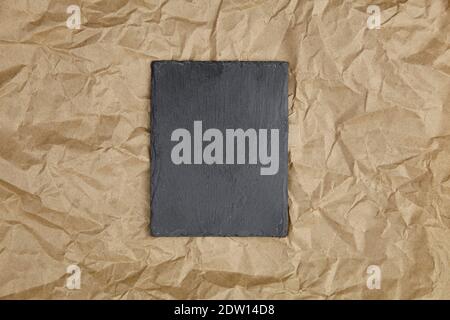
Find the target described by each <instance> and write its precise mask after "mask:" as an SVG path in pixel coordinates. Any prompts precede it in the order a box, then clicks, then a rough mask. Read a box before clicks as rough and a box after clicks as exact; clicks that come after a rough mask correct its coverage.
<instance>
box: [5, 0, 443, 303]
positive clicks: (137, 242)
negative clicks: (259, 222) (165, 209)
mask: <svg viewBox="0 0 450 320" xmlns="http://www.w3.org/2000/svg"><path fill="white" fill-rule="evenodd" d="M72 2H73V1H57V2H55V1H47V0H43V1H29V2H23V1H2V2H1V3H0V26H1V27H0V55H1V59H0V270H2V272H1V274H0V297H1V298H12V299H18V298H34V299H56V298H62V299H138V298H145V299H174V298H177V299H349V298H370V299H390V298H394V299H398V298H403V299H430V298H438V299H444V298H445V299H449V298H450V272H449V265H450V232H449V228H450V179H449V177H450V152H449V150H450V121H449V120H450V95H449V88H450V51H449V39H448V35H449V34H450V17H449V7H448V2H447V1H443V0H442V1H431V0H429V1H421V2H413V1H407V2H401V1H395V2H389V1H385V2H383V1H381V2H380V1H378V2H377V3H376V4H378V5H379V6H380V9H381V14H382V19H381V21H382V24H381V28H380V29H378V30H376V29H375V30H369V29H368V28H367V25H366V21H367V18H368V14H367V13H366V8H367V6H369V5H371V4H373V3H371V1H365V0H364V1H356V2H354V1H280V2H278V3H274V2H272V1H256V2H248V3H242V2H239V1H232V0H223V1H203V0H191V1H189V0H186V1H162V2H157V1H137V0H136V1H125V0H123V1H113V2H111V1H94V2H92V1H75V2H76V3H75V2H74V3H72ZM71 4H77V5H79V6H80V9H81V18H82V19H81V20H82V25H81V29H80V30H70V29H68V28H67V27H66V24H65V23H66V19H67V18H68V14H67V13H66V9H67V7H68V6H69V5H71ZM171 59H175V60H190V59H192V60H280V61H288V62H289V218H290V225H289V235H288V237H287V238H281V239H277V238H273V239H272V238H258V239H255V238H153V237H150V236H149V229H148V225H149V222H150V212H149V210H150V209H149V207H150V203H149V202H150V186H149V181H150V180H149V179H150V163H149V130H151V128H149V122H150V121H149V119H150V118H149V111H150V94H151V93H150V63H151V61H153V60H171ZM161 179H163V177H161ZM70 264H76V265H78V266H79V267H80V268H81V270H82V278H81V290H68V289H67V288H65V281H66V279H67V277H68V275H67V274H66V268H67V266H69V265H70ZM370 265H377V266H379V267H380V268H381V271H382V282H381V286H382V287H381V289H380V290H369V289H368V288H367V287H366V280H367V277H368V275H367V273H366V270H367V267H368V266H370Z"/></svg>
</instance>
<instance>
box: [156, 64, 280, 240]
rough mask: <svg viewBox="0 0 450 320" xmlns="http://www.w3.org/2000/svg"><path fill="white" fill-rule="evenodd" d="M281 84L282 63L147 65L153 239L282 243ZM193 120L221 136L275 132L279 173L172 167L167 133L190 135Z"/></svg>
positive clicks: (235, 167)
mask: <svg viewBox="0 0 450 320" xmlns="http://www.w3.org/2000/svg"><path fill="white" fill-rule="evenodd" d="M287 79H288V64H287V63H286V62H177V61H155V62H153V63H152V85H151V86H152V88H151V94H152V96H151V107H152V109H151V113H152V117H151V119H152V123H151V220H150V229H151V234H152V235H153V236H275V237H283V236H286V235H287V229H288V196H287V177H288V174H287V163H288V145H287V139H288V119H287V112H288V107H287V87H288V86H287V81H288V80H287ZM197 120H201V121H202V122H203V132H204V131H205V130H206V129H208V128H217V129H220V130H221V131H222V132H223V133H224V136H225V129H229V128H231V129H237V128H242V129H244V130H246V129H248V128H254V129H256V130H258V129H279V170H278V173H277V174H275V175H266V176H264V175H260V168H261V165H260V164H259V163H258V164H256V165H255V164H251V165H250V164H212V165H207V164H190V165H185V164H180V165H175V164H173V163H172V161H171V151H172V148H173V146H174V145H176V144H177V142H173V141H171V139H170V137H171V134H172V132H173V130H175V129H177V128H186V129H187V130H189V131H190V132H191V134H192V135H193V123H194V121H197ZM269 131H270V130H269ZM207 144H208V143H206V142H205V143H204V146H206V145H207ZM224 147H225V137H224ZM247 148H248V147H247ZM192 150H193V149H192ZM224 157H225V151H224Z"/></svg>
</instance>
